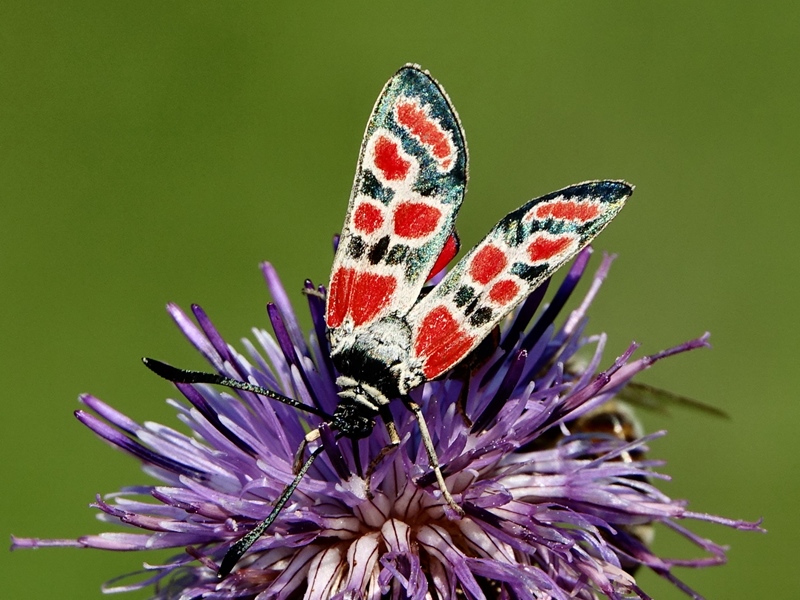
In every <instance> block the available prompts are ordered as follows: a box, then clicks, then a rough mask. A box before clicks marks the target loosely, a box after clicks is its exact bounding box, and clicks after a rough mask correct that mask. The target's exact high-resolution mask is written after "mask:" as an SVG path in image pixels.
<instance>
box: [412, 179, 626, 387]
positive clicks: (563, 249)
mask: <svg viewBox="0 0 800 600" xmlns="http://www.w3.org/2000/svg"><path fill="white" fill-rule="evenodd" d="M632 192H633V187H632V186H631V185H629V184H627V183H625V182H624V181H590V182H586V183H581V184H577V185H573V186H570V187H568V188H565V189H563V190H560V191H557V192H553V193H551V194H548V195H546V196H542V197H541V198H536V199H534V200H531V201H530V202H528V203H527V204H525V205H523V206H522V207H520V208H518V209H517V210H515V211H514V212H512V213H510V214H509V215H507V216H506V217H505V218H504V219H502V220H501V221H500V222H499V223H498V224H497V225H496V226H495V227H494V229H492V230H491V231H490V232H489V234H488V235H487V236H486V237H485V238H484V239H483V240H482V241H481V242H480V243H479V244H478V245H477V246H475V247H474V248H473V249H472V250H470V252H469V253H468V254H467V255H466V256H465V257H464V258H463V259H462V260H461V261H459V263H458V264H457V265H456V266H455V267H454V268H453V270H452V271H450V273H448V275H447V276H446V277H445V278H444V279H443V280H442V282H441V283H439V285H438V286H436V287H435V288H434V289H433V291H432V292H431V293H430V294H428V295H427V296H426V297H425V298H423V299H422V300H421V301H420V302H419V303H418V304H417V305H415V306H414V307H413V309H412V310H411V311H410V312H409V314H408V317H407V321H408V323H410V324H411V326H412V328H413V329H412V358H413V360H414V361H415V363H416V366H417V367H418V368H420V369H421V370H422V372H423V373H424V375H425V378H426V379H433V378H434V377H437V376H439V375H441V374H442V373H444V372H445V371H447V370H448V369H450V368H451V367H453V366H455V365H456V364H457V363H458V362H459V361H460V360H461V359H462V358H464V357H465V356H466V355H467V354H468V353H469V352H470V351H471V350H473V349H474V348H475V347H476V346H477V345H478V344H479V343H480V342H481V340H482V339H483V338H485V337H486V336H487V335H489V333H490V332H491V330H492V328H493V327H495V325H497V324H498V323H499V321H500V320H501V319H502V318H503V317H505V316H506V315H507V314H508V313H509V312H510V311H511V310H512V309H513V308H514V307H515V306H516V305H517V304H518V303H519V302H520V301H522V300H523V299H524V298H525V297H526V296H527V295H528V294H530V293H531V292H532V291H533V290H534V289H535V288H536V287H537V286H538V285H539V284H540V283H542V281H544V280H545V279H546V278H547V277H549V276H550V275H552V273H553V272H554V271H555V270H556V269H558V268H559V267H560V266H561V265H563V264H564V263H565V262H567V261H568V260H569V259H570V258H572V257H573V256H574V255H575V254H577V253H578V252H579V251H580V250H581V249H582V248H583V247H584V246H586V245H587V244H588V243H589V242H590V241H591V240H592V239H593V238H594V237H595V236H596V235H597V234H598V233H600V231H602V230H603V228H604V227H605V226H606V225H607V224H608V223H609V222H610V221H611V219H613V218H614V217H615V216H616V214H617V213H618V212H619V210H620V209H621V208H622V206H623V204H624V203H625V200H626V199H627V198H628V196H630V195H631V193H632Z"/></svg>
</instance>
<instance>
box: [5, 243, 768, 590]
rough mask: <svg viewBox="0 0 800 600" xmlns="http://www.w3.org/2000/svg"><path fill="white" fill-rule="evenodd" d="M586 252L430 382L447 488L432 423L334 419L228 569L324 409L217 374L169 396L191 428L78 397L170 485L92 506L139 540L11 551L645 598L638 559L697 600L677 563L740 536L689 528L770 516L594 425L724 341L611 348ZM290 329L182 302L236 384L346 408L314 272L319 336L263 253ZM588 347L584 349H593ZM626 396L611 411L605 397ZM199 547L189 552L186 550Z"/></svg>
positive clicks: (261, 582)
mask: <svg viewBox="0 0 800 600" xmlns="http://www.w3.org/2000/svg"><path fill="white" fill-rule="evenodd" d="M589 255H590V251H589V250H588V249H587V250H585V251H583V252H582V253H581V254H580V255H579V256H578V258H577V260H576V261H575V263H574V264H573V266H572V268H571V270H570V272H569V273H568V274H567V276H566V278H565V280H564V282H563V283H562V284H561V286H560V287H559V289H558V290H557V292H556V294H555V296H554V298H553V300H552V301H551V303H550V304H549V305H548V306H546V307H545V308H540V303H541V302H542V299H543V297H544V294H545V288H546V287H547V286H546V285H544V286H541V287H540V288H539V289H537V290H536V291H535V292H534V294H533V295H531V297H529V298H528V299H527V300H526V301H525V302H524V303H523V304H522V305H521V306H520V307H519V308H518V309H517V310H516V311H515V312H514V313H513V314H512V316H511V317H510V318H509V319H507V320H506V321H505V323H504V324H503V326H502V327H501V328H500V331H499V332H498V335H497V336H496V337H495V339H494V340H493V342H486V343H484V344H483V345H482V347H481V348H479V350H478V351H477V352H476V353H475V354H474V355H473V357H471V359H469V360H467V361H465V363H464V364H462V366H460V367H458V368H456V369H454V370H453V371H452V372H451V373H449V374H448V375H447V376H445V377H444V378H442V379H439V380H437V381H431V382H427V383H425V384H423V385H421V386H419V387H418V388H417V389H415V390H414V391H413V392H412V398H413V400H414V401H415V402H417V403H418V404H419V405H420V406H421V407H422V410H423V412H424V415H425V419H426V421H427V424H428V428H429V430H430V434H431V438H432V440H433V443H434V445H435V448H436V452H437V454H438V457H439V460H440V463H441V465H442V466H443V474H444V477H445V482H446V484H447V488H448V489H449V490H450V492H451V493H452V494H453V497H454V498H455V500H456V502H458V504H459V505H460V506H461V507H462V508H463V511H464V513H465V514H464V516H459V515H458V514H456V513H455V512H454V511H453V510H452V509H451V508H450V507H449V506H447V503H446V502H445V501H444V500H443V497H442V494H441V491H440V490H439V488H438V487H437V485H436V479H435V478H434V477H433V474H432V473H431V469H430V467H429V464H428V458H427V456H426V453H425V451H424V450H423V449H422V447H421V441H420V433H419V427H418V424H417V421H416V420H415V419H414V418H413V415H412V414H411V413H410V412H409V411H407V410H406V409H405V408H404V407H403V406H402V405H398V406H395V404H396V403H392V404H391V405H390V406H391V412H392V416H393V418H394V421H395V423H396V425H397V430H398V433H399V437H400V440H401V441H400V444H399V445H397V446H390V445H389V437H388V434H387V432H386V431H384V430H383V429H382V428H381V427H376V428H375V429H374V431H373V432H372V434H371V435H370V436H369V437H367V438H365V439H362V440H359V441H357V442H352V441H351V440H349V439H344V440H342V439H337V438H336V437H335V436H334V435H333V433H332V432H331V430H330V428H329V427H326V426H325V425H324V424H323V426H322V427H321V435H320V437H319V441H316V442H314V443H313V444H314V445H315V448H320V447H321V448H323V451H322V452H321V453H320V455H319V458H318V459H317V460H316V461H315V462H314V463H313V465H311V467H310V468H309V470H308V472H307V473H306V475H305V476H304V477H303V479H302V480H301V482H300V484H299V486H298V487H297V489H296V490H295V491H294V493H293V494H292V495H291V497H290V498H289V501H288V503H287V504H286V506H285V508H284V509H283V510H282V512H280V513H279V515H278V517H277V519H276V520H275V521H274V523H272V525H271V526H270V527H269V528H268V529H267V531H266V532H265V534H264V535H262V536H261V537H260V538H259V539H258V540H257V541H256V542H255V544H254V545H253V546H252V547H251V548H250V549H249V551H248V552H247V553H245V555H244V556H243V558H242V559H241V560H240V561H239V563H238V565H237V566H236V568H235V569H234V571H233V572H232V573H231V574H230V576H228V577H227V578H225V579H223V580H219V579H218V578H217V576H216V572H217V569H218V565H219V564H220V561H221V559H222V557H223V556H224V555H225V553H226V552H227V550H228V549H229V548H230V546H231V545H232V544H233V543H235V542H236V541H237V540H238V539H240V538H241V537H242V536H243V535H244V534H245V533H247V532H248V531H250V530H251V529H252V528H253V527H254V526H255V525H256V524H258V523H259V522H260V521H262V520H263V519H265V518H266V517H267V516H268V515H269V514H270V512H271V511H272V509H273V502H274V501H275V499H276V498H277V497H278V496H279V495H280V494H281V492H282V491H283V490H284V488H285V487H286V486H287V484H288V483H290V482H291V481H292V480H293V479H294V477H295V473H296V470H297V462H298V456H297V452H298V448H301V449H303V448H304V444H303V440H304V439H305V437H306V435H307V433H308V432H309V431H310V430H313V429H314V428H317V427H319V426H320V425H321V420H320V418H319V417H317V416H315V415H313V414H309V413H307V412H303V411H299V410H296V409H295V408H292V407H291V406H287V405H284V404H281V403H279V402H275V401H273V400H270V399H268V398H265V397H263V396H261V395H258V394H255V393H252V392H249V391H242V390H237V391H235V392H229V391H226V390H221V389H219V388H218V387H214V386H209V385H189V384H183V383H179V384H176V385H177V388H178V391H179V392H180V394H181V395H182V398H181V399H180V400H171V401H170V403H171V404H172V406H173V407H174V408H175V409H176V411H177V412H178V417H179V419H180V420H181V421H182V423H183V425H184V427H185V428H188V433H185V432H182V431H179V430H176V429H173V428H170V427H166V426H163V425H157V424H153V423H147V424H144V425H142V424H139V423H136V422H134V421H133V420H131V419H129V418H128V417H126V416H125V415H123V414H121V413H119V412H117V411H116V410H114V409H113V408H111V407H110V406H108V405H107V404H105V403H103V402H102V401H101V400H99V399H98V398H95V397H94V396H90V395H84V396H82V397H81V402H82V403H83V404H84V405H85V407H86V409H83V410H79V411H76V416H77V417H78V419H79V420H80V421H81V422H82V423H84V424H85V425H86V426H87V427H89V428H90V429H91V430H92V431H93V432H94V433H96V434H97V435H98V436H99V437H101V438H102V439H104V440H105V441H107V442H108V443H110V444H111V445H113V446H116V447H119V448H121V449H123V450H125V451H126V452H128V453H130V454H132V455H133V456H135V457H136V458H138V459H139V460H140V461H141V462H142V464H143V467H144V470H145V471H146V472H147V473H148V474H149V475H150V476H152V477H154V478H155V479H156V480H158V481H159V482H160V483H159V484H158V485H151V486H137V487H131V488H125V489H123V490H122V491H120V492H117V493H114V494H109V495H108V496H106V497H104V498H101V497H99V496H98V498H97V500H96V502H95V504H94V507H95V508H97V509H98V510H100V511H101V513H102V515H103V517H104V520H106V521H109V522H116V523H121V524H124V525H126V526H128V527H129V528H132V529H133V530H136V531H138V532H137V533H103V534H99V535H89V536H84V537H81V538H78V539H76V540H42V539H32V538H15V539H14V547H17V548H30V547H41V546H74V547H91V548H99V549H109V550H150V549H159V548H176V549H181V552H180V553H178V554H176V555H175V556H174V557H173V558H171V559H170V560H168V561H166V562H165V563H164V564H161V565H146V566H145V573H146V576H145V577H144V579H143V580H141V581H138V582H136V583H127V584H124V585H123V584H120V585H117V584H109V585H108V586H107V588H106V589H107V591H125V590H134V589H140V588H143V587H147V586H150V585H154V586H155V587H154V589H155V592H154V596H153V597H154V598H159V599H161V598H163V599H167V598H181V599H189V598H220V599H222V598H256V597H257V598H259V599H262V598H299V597H300V596H301V595H302V596H304V597H306V598H376V599H377V598H414V599H419V600H422V599H424V598H437V597H438V598H443V599H451V598H456V597H461V596H463V597H466V598H487V597H489V598H541V599H550V598H553V599H564V600H566V599H567V598H585V599H591V598H598V597H608V598H623V597H625V598H628V597H638V598H647V597H648V596H647V595H646V594H645V593H644V592H643V591H642V590H641V589H639V587H638V586H637V584H636V580H635V579H634V576H633V574H634V573H635V572H636V569H638V568H641V567H645V568H649V569H652V570H653V571H655V572H656V573H658V574H659V575H661V576H663V577H665V578H667V579H669V580H670V581H672V582H674V583H675V585H677V586H678V587H679V588H680V589H682V590H683V591H685V592H686V593H687V594H689V595H691V596H693V597H698V596H697V595H696V594H695V593H694V592H693V591H692V590H690V589H689V588H688V587H687V586H686V585H684V584H683V583H682V582H681V581H679V580H678V579H677V578H676V577H675V575H674V574H673V568H674V567H676V566H693V567H701V566H706V565H714V564H720V563H723V562H724V561H725V554H724V549H723V548H722V547H720V546H718V545H716V544H714V543H713V542H711V541H709V540H706V539H702V538H700V537H698V536H696V535H695V534H693V533H691V532H690V531H689V530H688V529H687V528H685V527H684V526H683V525H682V524H681V522H682V521H684V520H687V519H695V520H704V521H710V522H714V523H719V524H723V525H727V526H730V527H735V528H737V529H757V528H758V526H757V524H754V523H748V522H744V521H734V520H729V519H724V518H721V517H716V516H712V515H707V514H700V513H696V512H692V511H689V510H688V509H687V508H686V503H685V502H684V501H678V500H673V499H670V498H669V497H667V496H665V495H664V494H663V493H661V492H660V491H659V490H658V489H657V488H656V487H655V486H654V485H653V484H652V480H654V479H657V478H664V476H663V475H661V474H660V473H658V472H657V471H656V470H655V469H656V468H657V467H659V466H661V463H659V462H656V461H652V460H648V459H647V458H646V456H645V454H644V452H645V450H647V444H648V443H649V442H650V441H651V440H653V439H655V438H658V437H661V436H662V435H664V432H657V433H654V434H651V435H648V436H644V437H640V436H638V435H618V434H617V433H618V432H615V431H614V430H613V428H612V429H609V430H608V431H606V432H604V431H603V430H602V428H601V427H599V426H597V423H598V419H597V416H598V415H601V414H603V411H605V413H606V414H607V415H609V416H610V417H613V418H615V419H618V420H624V419H625V418H626V416H625V413H624V411H622V410H621V409H618V408H617V407H616V405H615V404H610V403H613V402H616V401H615V400H614V398H615V395H617V394H618V393H619V392H620V390H622V389H623V388H624V387H625V386H626V385H627V384H628V383H629V382H630V381H631V379H632V378H633V377H634V376H635V375H636V374H637V373H639V372H640V371H642V370H644V369H647V368H649V367H650V366H651V365H652V364H653V363H654V362H656V361H658V360H660V359H662V358H665V357H667V356H670V355H672V354H675V353H679V352H684V351H686V350H691V349H694V348H698V347H702V346H705V345H707V342H706V338H707V336H702V337H700V338H698V339H695V340H691V341H689V342H686V343H684V344H681V345H679V346H677V347H675V348H672V349H669V350H666V351H664V352H661V353H658V354H655V355H651V356H645V357H643V358H639V359H636V360H634V359H633V358H632V355H633V352H634V350H635V349H636V345H635V344H632V345H631V346H630V347H629V348H628V349H627V350H626V352H625V353H623V355H622V356H620V357H618V358H617V359H616V360H613V361H608V360H606V361H604V359H603V356H602V355H603V349H604V346H605V343H606V337H605V335H604V334H597V335H587V334H585V333H584V329H585V327H586V323H587V320H586V312H587V309H588V306H589V304H590V303H591V301H592V299H593V298H594V296H595V294H596V293H597V291H598V289H599V287H600V285H601V283H602V281H603V279H604V278H605V276H606V273H607V272H608V269H609V267H610V263H611V259H610V258H608V257H606V258H605V259H604V260H603V262H602V264H601V266H600V268H599V269H598V270H597V272H596V273H595V274H594V276H593V278H592V282H591V286H590V289H589V292H588V293H587V295H586V297H585V298H584V300H583V301H582V302H581V303H580V305H579V306H578V308H577V309H575V310H573V311H572V312H571V313H569V314H568V315H566V317H564V318H561V317H560V315H559V313H560V312H561V310H562V308H563V307H564V304H565V302H566V300H567V299H568V298H569V296H570V295H571V293H572V292H573V290H574V289H575V286H576V285H577V283H578V281H579V280H580V278H581V277H582V276H583V273H584V271H585V269H586V266H587V262H588V259H589ZM263 273H264V276H265V278H266V281H267V285H268V287H269V290H270V293H271V295H272V298H273V300H274V301H273V303H271V304H269V306H268V314H269V320H270V322H271V325H272V329H273V332H274V334H273V335H270V334H269V333H267V332H266V331H263V330H260V329H254V330H253V335H254V339H255V342H251V341H249V340H244V341H243V346H244V353H243V354H242V353H240V352H239V351H237V350H235V349H234V348H233V347H232V346H230V345H228V344H227V343H226V342H225V341H224V339H223V337H222V336H221V335H220V334H219V333H218V332H217V330H216V329H215V328H214V326H213V325H212V323H211V321H210V319H209V318H208V317H207V315H206V314H205V313H204V312H203V311H202V309H200V308H199V307H198V306H193V307H192V313H193V315H194V319H195V321H196V323H195V322H194V321H192V319H191V318H190V317H189V316H188V315H187V314H186V313H184V312H183V311H181V310H180V309H179V308H178V307H177V306H174V305H170V306H169V307H168V310H169V313H170V315H171V316H172V318H173V319H174V320H175V322H176V323H177V325H178V327H179V328H180V330H181V331H182V332H183V333H184V335H186V337H187V338H188V339H189V341H190V342H191V343H192V344H193V345H194V346H195V348H197V350H198V351H199V352H200V353H201V354H202V355H203V357H204V358H205V359H206V360H207V361H208V362H209V363H210V364H211V366H212V368H213V370H215V371H216V372H218V373H220V374H221V375H223V376H225V377H230V378H233V379H237V380H240V381H246V382H251V383H253V384H256V385H258V386H262V387H265V388H269V389H271V390H275V391H276V392H278V393H280V394H284V395H286V396H289V397H291V398H295V399H297V400H298V401H300V402H302V403H304V404H305V405H306V406H311V407H315V409H316V411H317V412H319V413H326V414H332V413H333V412H334V411H335V409H336V406H337V404H338V403H339V397H338V396H337V392H338V390H337V386H336V384H335V381H336V377H337V373H336V372H335V368H334V366H333V364H332V362H331V359H330V354H329V346H328V342H327V338H326V327H325V321H324V304H325V303H324V294H325V290H324V289H323V288H319V289H318V288H316V287H315V286H313V285H312V284H311V283H310V282H306V286H305V292H306V294H305V296H306V299H307V301H308V305H309V309H310V312H311V318H312V323H313V330H312V331H311V333H310V335H308V336H306V335H305V334H304V333H303V331H302V328H301V326H300V325H299V323H298V320H297V317H296V316H295V313H294V310H293V309H292V307H291V304H290V302H289V298H288V296H287V294H286V292H285V290H284V288H283V286H282V284H281V283H280V281H279V279H278V277H277V275H276V273H275V271H274V270H273V268H272V267H271V266H270V265H269V264H264V265H263ZM579 358H580V360H579ZM609 407H610V408H609ZM653 524H661V525H663V526H665V527H667V528H669V529H672V530H674V531H676V532H678V533H679V534H681V535H683V536H684V537H686V538H687V539H688V540H689V541H690V542H692V543H694V544H695V545H696V546H698V547H699V548H700V550H702V551H703V552H704V553H705V554H706V556H704V557H702V558H697V559H690V560H671V559H666V558H661V557H658V556H656V555H655V554H653V553H652V551H651V550H650V548H649V546H648V539H647V537H648V531H649V528H650V527H651V526H652V525H653ZM184 550H185V551H184Z"/></svg>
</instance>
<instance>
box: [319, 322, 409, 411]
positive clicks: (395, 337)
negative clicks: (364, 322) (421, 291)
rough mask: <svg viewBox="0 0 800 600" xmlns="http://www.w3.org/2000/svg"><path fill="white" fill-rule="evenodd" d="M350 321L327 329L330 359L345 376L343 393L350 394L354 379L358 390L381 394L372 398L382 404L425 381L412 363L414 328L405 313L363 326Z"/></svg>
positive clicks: (342, 380)
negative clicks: (351, 383)
mask: <svg viewBox="0 0 800 600" xmlns="http://www.w3.org/2000/svg"><path fill="white" fill-rule="evenodd" d="M347 325H348V324H347V323H345V324H344V325H343V326H342V327H339V328H337V329H335V330H329V332H328V333H329V337H330V342H331V359H332V360H333V364H334V365H335V366H336V368H337V369H338V371H339V373H341V374H342V376H343V377H340V378H339V382H338V383H339V386H340V387H341V388H342V392H340V394H339V395H340V396H342V397H346V396H349V395H351V394H350V391H351V390H353V389H356V386H355V385H348V384H349V382H355V384H358V388H357V390H358V391H357V392H356V393H358V394H362V393H363V394H364V395H365V397H372V396H373V394H372V393H371V392H370V391H367V390H374V391H375V392H377V394H379V396H380V397H379V398H378V397H374V398H373V401H374V402H375V403H377V404H382V403H385V402H388V400H390V399H392V398H396V397H398V396H401V395H403V394H407V393H408V392H409V391H410V390H411V389H412V388H413V387H415V386H417V385H419V384H420V383H422V382H423V381H424V375H423V374H422V371H421V370H420V369H419V368H415V367H414V365H413V364H411V360H410V357H411V351H410V349H411V328H410V327H409V325H408V323H406V321H405V320H404V319H403V318H402V317H396V316H395V317H386V318H384V319H381V320H379V321H377V322H375V323H373V324H372V325H370V326H368V327H366V328H363V329H358V328H352V327H348V326H347ZM345 393H346V394H345ZM383 399H385V400H383Z"/></svg>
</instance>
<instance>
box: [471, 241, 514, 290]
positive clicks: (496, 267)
mask: <svg viewBox="0 0 800 600" xmlns="http://www.w3.org/2000/svg"><path fill="white" fill-rule="evenodd" d="M507 264H508V260H507V259H506V255H505V252H503V251H502V250H501V249H500V248H498V247H497V246H493V245H492V244H487V245H486V246H484V247H483V248H481V249H480V250H478V251H477V252H476V253H475V256H473V257H472V261H471V262H470V264H469V274H470V275H471V276H472V278H473V279H474V280H475V281H477V282H478V283H480V284H482V285H486V284H487V283H489V282H490V281H491V280H492V279H494V278H495V277H497V276H498V275H499V274H500V273H501V272H502V271H503V269H505V268H506V265H507Z"/></svg>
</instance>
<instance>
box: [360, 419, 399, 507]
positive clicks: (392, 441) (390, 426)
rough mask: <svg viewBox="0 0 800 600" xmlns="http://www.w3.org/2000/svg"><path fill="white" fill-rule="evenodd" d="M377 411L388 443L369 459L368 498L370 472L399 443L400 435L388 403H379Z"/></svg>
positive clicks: (367, 476)
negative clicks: (384, 426) (387, 437)
mask: <svg viewBox="0 0 800 600" xmlns="http://www.w3.org/2000/svg"><path fill="white" fill-rule="evenodd" d="M378 413H379V414H380V416H381V419H382V420H383V423H384V425H386V433H388V434H389V443H388V444H387V445H386V446H384V447H383V448H381V451H380V452H378V455H377V456H376V457H375V458H373V459H372V460H371V461H370V463H369V466H368V467H367V474H366V477H365V479H366V482H367V498H369V499H370V500H371V499H372V498H373V496H372V489H371V482H372V473H374V472H375V469H376V468H378V465H379V464H380V462H381V461H382V460H383V458H384V457H385V456H386V455H387V454H389V452H391V451H392V450H394V449H395V448H397V447H398V446H399V445H400V436H399V435H398V434H397V426H396V425H395V424H394V419H392V413H391V412H390V411H389V405H388V404H382V405H380V406H379V407H378Z"/></svg>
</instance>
